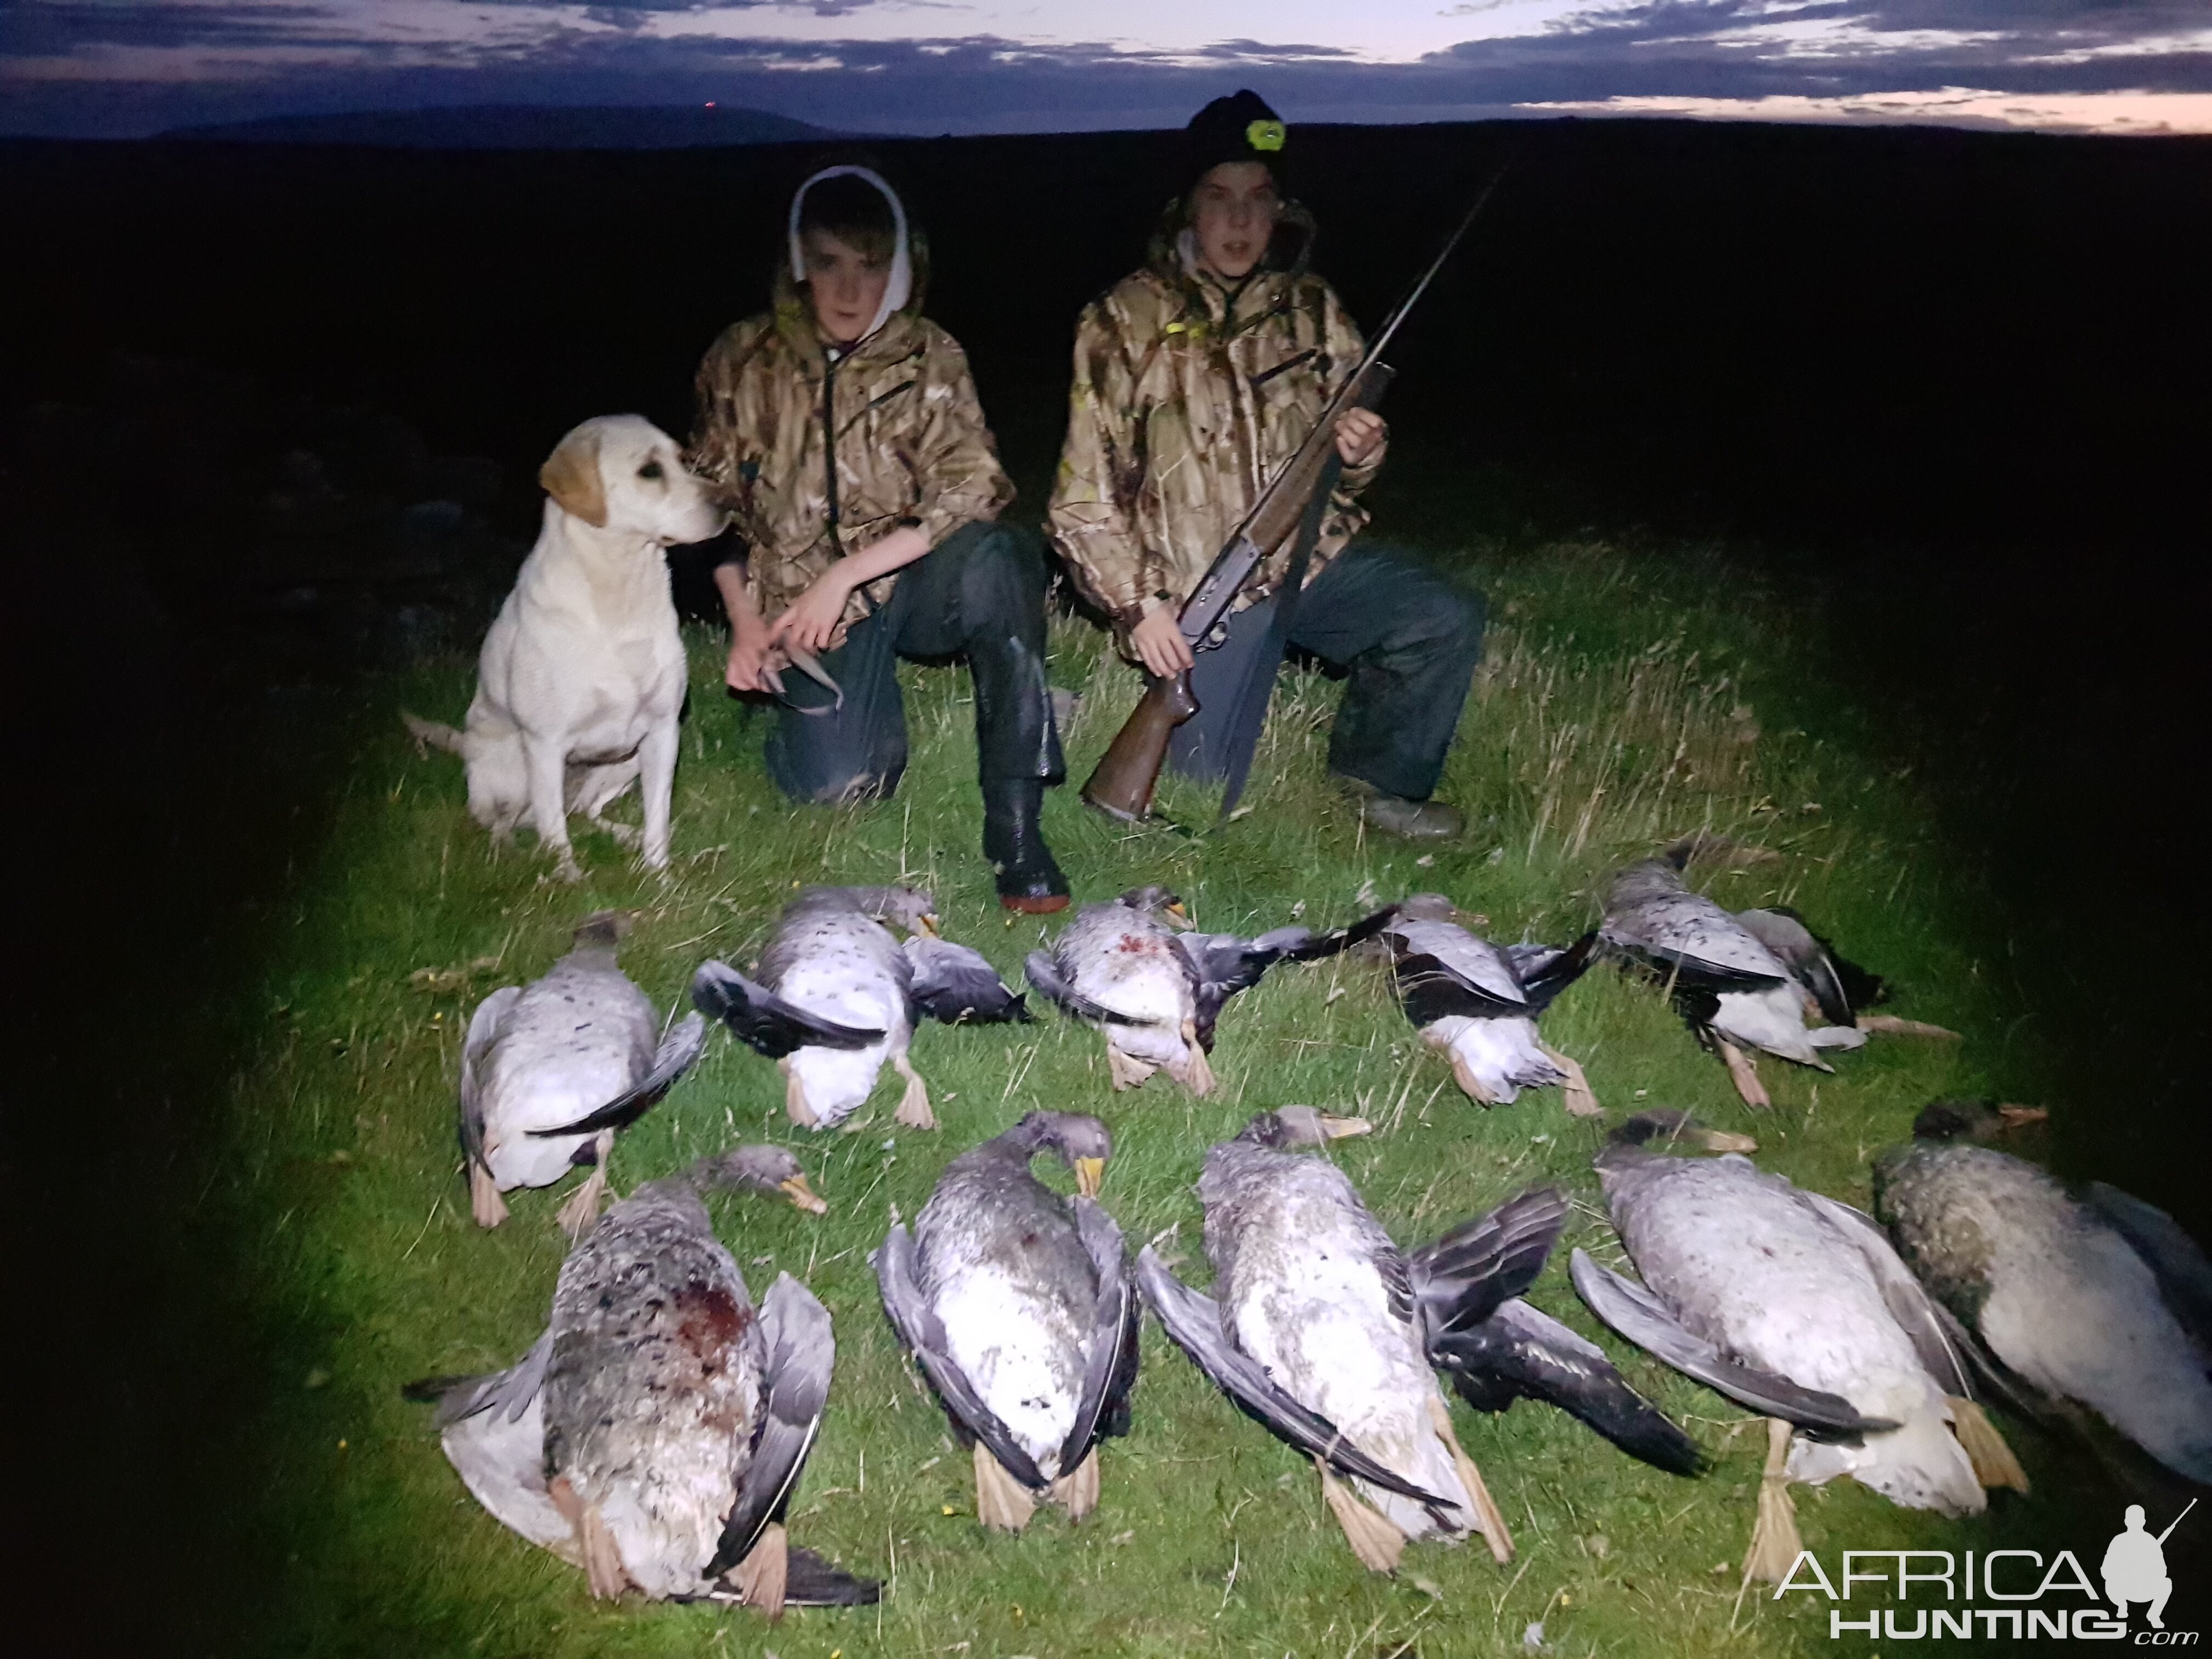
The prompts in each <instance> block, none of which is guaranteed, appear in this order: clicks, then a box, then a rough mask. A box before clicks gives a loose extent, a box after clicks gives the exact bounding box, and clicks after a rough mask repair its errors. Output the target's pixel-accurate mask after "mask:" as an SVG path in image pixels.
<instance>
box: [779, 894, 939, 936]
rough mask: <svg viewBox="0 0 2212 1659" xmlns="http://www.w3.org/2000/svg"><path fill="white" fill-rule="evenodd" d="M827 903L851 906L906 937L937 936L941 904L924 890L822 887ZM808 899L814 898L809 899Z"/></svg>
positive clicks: (824, 900) (824, 899)
mask: <svg viewBox="0 0 2212 1659" xmlns="http://www.w3.org/2000/svg"><path fill="white" fill-rule="evenodd" d="M814 891H815V893H818V894H820V895H822V897H823V902H829V903H836V904H843V905H850V906H851V907H852V908H854V909H855V910H858V911H859V912H860V914H861V915H864V916H868V917H871V918H872V919H873V920H875V921H880V922H884V923H885V924H886V925H888V926H890V927H896V928H898V929H899V930H900V931H902V932H903V933H927V934H928V935H929V936H930V937H931V938H933V939H934V938H935V937H936V936H937V901H936V899H935V898H934V897H933V896H931V895H930V894H929V893H928V892H927V890H924V889H922V888H920V887H899V886H890V887H820V888H817V889H815V890H814ZM808 896H810V897H811V896H812V895H808Z"/></svg>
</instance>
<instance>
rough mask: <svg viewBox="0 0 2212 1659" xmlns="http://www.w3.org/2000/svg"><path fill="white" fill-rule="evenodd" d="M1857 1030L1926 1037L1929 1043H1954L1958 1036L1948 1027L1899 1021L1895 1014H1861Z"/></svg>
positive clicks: (1919, 1021)
mask: <svg viewBox="0 0 2212 1659" xmlns="http://www.w3.org/2000/svg"><path fill="white" fill-rule="evenodd" d="M1857 1025H1858V1029H1859V1030H1862V1031H1867V1032H1870V1033H1872V1034H1874V1035H1875V1036H1909V1037H1926V1038H1928V1039H1929V1040H1930V1041H1931V1042H1958V1041H1959V1034H1958V1033H1957V1032H1956V1031H1954V1030H1951V1028H1950V1027H1949V1026H1948V1025H1930V1024H1929V1023H1928V1022H1927V1021H1926V1020H1924V1019H1899V1018H1898V1017H1897V1016H1896V1015H1895V1014H1861V1015H1860V1016H1859V1017H1858V1020H1857Z"/></svg>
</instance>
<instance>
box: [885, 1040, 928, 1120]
mask: <svg viewBox="0 0 2212 1659" xmlns="http://www.w3.org/2000/svg"><path fill="white" fill-rule="evenodd" d="M891 1065H892V1066H894V1067H895V1068H896V1070H897V1072H898V1074H899V1075H900V1076H901V1077H902V1078H904V1079H906V1092H905V1093H904V1094H902V1095H901V1096H900V1097H899V1103H898V1111H897V1113H896V1117H897V1119H898V1121H900V1122H901V1123H903V1124H905V1125H906V1127H908V1128H909V1129H934V1128H935V1127H937V1114H936V1113H934V1112H933V1111H931V1110H930V1109H929V1089H928V1085H926V1084H924V1083H923V1082H922V1080H921V1073H919V1072H917V1071H915V1069H914V1067H913V1066H911V1065H910V1064H908V1060H907V1057H906V1056H905V1055H904V1054H893V1055H892V1056H891Z"/></svg>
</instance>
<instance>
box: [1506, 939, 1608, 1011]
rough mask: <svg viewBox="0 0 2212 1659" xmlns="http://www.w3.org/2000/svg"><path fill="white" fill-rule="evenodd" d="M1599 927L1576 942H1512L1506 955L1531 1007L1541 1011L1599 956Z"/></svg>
mask: <svg viewBox="0 0 2212 1659" xmlns="http://www.w3.org/2000/svg"><path fill="white" fill-rule="evenodd" d="M1597 941H1598V936H1597V930H1596V929H1595V928H1592V929H1591V930H1590V931H1589V933H1584V934H1583V936H1582V937H1581V938H1580V939H1577V940H1576V941H1575V942H1574V943H1573V944H1572V945H1507V946H1506V947H1505V959H1506V961H1507V962H1509V963H1511V964H1512V967H1513V976H1514V977H1515V978H1516V979H1517V980H1519V981H1521V991H1522V995H1524V996H1526V997H1527V998H1528V1011H1529V1012H1531V1013H1537V1014H1541V1012H1544V1010H1545V1009H1547V1008H1548V1007H1550V1006H1552V1004H1553V1001H1554V1000H1556V999H1557V998H1558V996H1559V993H1560V992H1562V991H1564V990H1565V989H1566V988H1567V987H1569V986H1570V985H1572V984H1573V983H1574V982H1575V981H1577V980H1578V979H1580V978H1581V977H1582V976H1583V973H1584V972H1585V971H1586V970H1587V969H1589V965H1590V963H1592V962H1593V961H1595V959H1596V957H1597Z"/></svg>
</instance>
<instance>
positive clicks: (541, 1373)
mask: <svg viewBox="0 0 2212 1659" xmlns="http://www.w3.org/2000/svg"><path fill="white" fill-rule="evenodd" d="M727 1187H738V1188H749V1189H750V1190H752V1191H755V1192H760V1193H777V1192H780V1193H781V1194H783V1195H785V1196H786V1197H787V1198H789V1199H790V1200H791V1201H792V1202H793V1203H794V1204H796V1205H798V1206H799V1207H800V1208H802V1209H806V1210H811V1211H817V1212H818V1211H820V1210H821V1209H823V1207H824V1206H823V1203H822V1200H820V1199H818V1198H817V1197H815V1195H814V1194H813V1193H812V1191H811V1189H810V1188H808V1186H807V1184H806V1180H805V1176H803V1175H801V1174H800V1173H799V1161H798V1160H797V1159H796V1158H793V1157H792V1155H791V1154H790V1153H789V1152H786V1151H785V1150H784V1149H783V1148H781V1147H780V1146H742V1147H739V1148H738V1149H737V1150H735V1151H734V1152H727V1153H725V1154H724V1155H722V1156H721V1157H720V1158H708V1159H704V1160H702V1162H701V1163H699V1164H695V1165H694V1166H693V1167H692V1168H691V1170H690V1171H688V1172H687V1173H686V1174H684V1175H682V1176H674V1177H671V1178H670V1179H668V1180H665V1181H654V1182H647V1183H646V1184H645V1185H644V1186H642V1187H640V1188H638V1189H637V1190H636V1191H635V1192H634V1193H632V1194H630V1195H629V1197H628V1198H626V1199H624V1200H623V1201H622V1202H620V1203H619V1204H617V1205H616V1206H614V1207H613V1208H612V1209H611V1210H609V1211H608V1212H607V1213H606V1215H605V1217H603V1218H601V1219H600V1220H599V1223H598V1225H595V1226H594V1227H593V1228H592V1230H591V1231H590V1232H588V1233H586V1235H585V1237H584V1239H583V1242H582V1243H580V1244H579V1245H578V1246H577V1247H576V1248H575V1249H574V1251H572V1252H571V1253H570V1254H569V1256H568V1260H567V1261H564V1262H562V1265H561V1277H560V1280H559V1283H558V1285H556V1289H555V1290H554V1292H553V1312H552V1318H551V1321H550V1323H549V1324H548V1326H547V1328H546V1331H545V1334H544V1336H542V1337H540V1338H539V1339H538V1342H537V1343H536V1345H535V1346H532V1349H531V1350H530V1352H529V1353H528V1354H527V1355H526V1356H525V1357H524V1358H523V1359H522V1360H521V1361H520V1363H519V1364H516V1365H514V1366H513V1367H512V1368H511V1369H509V1370H504V1371H500V1372H497V1373H495V1374H494V1375H492V1376H482V1377H465V1378H447V1379H441V1380H438V1381H433V1382H429V1383H416V1384H414V1385H412V1386H411V1387H410V1389H409V1390H408V1393H409V1395H410V1397H411V1398H415V1399H422V1400H435V1401H437V1404H438V1413H437V1423H438V1426H439V1427H440V1429H441V1431H443V1433H442V1440H443V1443H444V1447H445V1451H446V1455H447V1458H448V1459H450V1460H451V1462H453V1467H454V1468H455V1469H457V1470H458V1471H459V1474H460V1476H461V1479H462V1480H463V1482H464V1483H465V1484H466V1486H468V1489H469V1491H470V1492H471V1493H473V1494H474V1495H475V1496H476V1498H477V1501H478V1502H479V1503H481V1504H483V1506H484V1507H485V1508H486V1509H487V1510H490V1511H491V1513H492V1515H493V1516H495V1518H496V1519H497V1520H499V1521H500V1522H501V1523H502V1524H504V1525H505V1526H507V1527H508V1528H512V1529H513V1531H515V1532H518V1533H520V1534H522V1536H523V1537H525V1538H527V1539H529V1540H530V1541H532V1543H534V1544H538V1545H541V1546H543V1547H545V1548H546V1549H549V1550H550V1551H552V1552H553V1553H555V1554H556V1555H558V1556H559V1557H561V1559H563V1560H565V1561H567V1562H568V1563H570V1564H571V1565H575V1566H580V1567H581V1568H583V1569H584V1571H585V1574H586V1578H587V1579H588V1582H589V1583H590V1585H591V1589H592V1595H600V1596H614V1595H621V1594H622V1593H623V1591H624V1590H626V1589H637V1590H639V1591H640V1592H641V1593H642V1594H644V1595H648V1596H651V1597H653V1598H654V1599H656V1600H695V1599H702V1598H704V1599H712V1600H717V1601H743V1602H744V1603H745V1604H746V1605H747V1606H749V1607H757V1608H758V1609H760V1610H761V1611H762V1612H763V1613H767V1614H768V1615H769V1617H770V1618H775V1617H777V1616H779V1615H780V1614H781V1612H782V1610H783V1607H785V1605H786V1604H787V1603H797V1604H799V1605H802V1606H805V1605H823V1606H829V1605H847V1604H852V1603H859V1602H868V1601H874V1600H875V1599H876V1595H877V1586H876V1585H875V1584H874V1583H872V1582H870V1581H868V1580H866V1579H860V1578H854V1577H849V1576H848V1575H847V1574H845V1573H843V1572H841V1571H838V1570H837V1569H836V1568H835V1567H833V1566H831V1565H829V1564H828V1563H827V1562H824V1561H823V1560H821V1559H818V1558H817V1557H815V1556H813V1555H811V1554H809V1553H807V1552H806V1551H805V1550H800V1549H796V1548H793V1547H790V1546H789V1545H788V1544H787V1541H786V1539H785V1536H784V1528H783V1516H784V1512H785V1510H786V1509H787V1507H788V1505H789V1504H790V1501H791V1497H792V1494H793V1492H794V1491H795V1490H796V1489H797V1487H798V1485H799V1475H800V1473H801V1472H802V1471H803V1470H804V1468H805V1464H806V1457H807V1454H808V1453H809V1452H810V1451H811V1450H812V1449H813V1446H814V1441H815V1437H816V1436H817V1434H819V1432H820V1431H821V1427H822V1413H823V1404H824V1401H826V1400H827V1398H828V1395H829V1373H830V1368H831V1366H832V1364H833V1363H834V1361H835V1359H836V1341H835V1340H834V1338H833V1337H832V1335H831V1334H830V1328H829V1313H828V1312H827V1311H826V1310H824V1309H823V1306H822V1304H821V1303H819V1302H818V1301H817V1300H816V1299H815V1297H814V1295H813V1293H812V1292H811V1291H809V1290H808V1289H807V1288H806V1287H805V1285H801V1284H800V1283H799V1281H798V1280H797V1279H793V1278H792V1277H791V1276H790V1275H789V1274H788V1273H785V1274H781V1275H780V1276H779V1277H778V1278H777V1279H776V1282H775V1285H773V1286H772V1287H771V1288H770V1289H769V1293H768V1295H767V1296H766V1297H763V1298H762V1301H761V1304H760V1308H759V1310H758V1312H757V1314H756V1313H755V1310H754V1308H753V1304H752V1300H751V1297H750V1295H749V1294H748V1293H747V1291H746V1288H745V1281H744V1274H743V1273H740V1272H738V1264H737V1261H735V1259H734V1258H732V1255H730V1253H729V1251H728V1250H726V1249H724V1248H723V1247H722V1245H721V1243H720V1241H719V1240H717V1239H716V1238H715V1237H714V1228H713V1225H712V1224H711V1222H710V1221H709V1220H708V1215H707V1209H706V1206H704V1205H703V1204H702V1203H701V1202H700V1200H699V1192H700V1191H701V1190H702V1189H708V1188H727Z"/></svg>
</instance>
